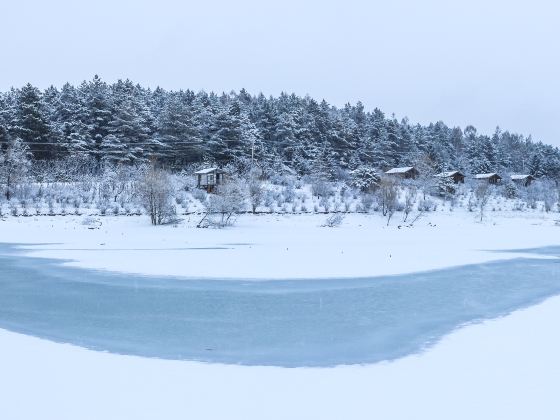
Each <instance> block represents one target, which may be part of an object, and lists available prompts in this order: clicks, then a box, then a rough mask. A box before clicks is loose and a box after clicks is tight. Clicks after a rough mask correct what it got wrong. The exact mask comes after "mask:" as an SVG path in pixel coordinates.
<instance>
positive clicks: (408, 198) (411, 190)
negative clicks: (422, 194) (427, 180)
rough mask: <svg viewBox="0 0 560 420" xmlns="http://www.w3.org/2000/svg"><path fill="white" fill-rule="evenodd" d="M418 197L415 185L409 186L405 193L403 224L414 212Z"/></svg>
mask: <svg viewBox="0 0 560 420" xmlns="http://www.w3.org/2000/svg"><path fill="white" fill-rule="evenodd" d="M416 195H417V189H416V187H415V186H414V185H411V186H409V187H408V188H407V189H406V191H405V193H404V208H403V212H404V219H403V222H406V219H408V215H409V214H410V213H411V212H412V209H413V207H414V203H415V202H416Z"/></svg>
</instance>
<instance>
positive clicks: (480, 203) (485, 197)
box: [474, 182, 490, 221]
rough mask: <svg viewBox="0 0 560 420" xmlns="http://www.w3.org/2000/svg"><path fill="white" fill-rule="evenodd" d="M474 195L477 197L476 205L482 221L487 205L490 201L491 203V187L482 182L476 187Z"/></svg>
mask: <svg viewBox="0 0 560 420" xmlns="http://www.w3.org/2000/svg"><path fill="white" fill-rule="evenodd" d="M474 194H475V196H476V204H477V207H478V212H479V215H480V221H482V219H483V218H484V211H485V210H486V205H487V204H488V201H490V186H489V185H488V184H487V183H486V182H481V183H480V184H479V185H478V186H477V187H476V190H475V191H474Z"/></svg>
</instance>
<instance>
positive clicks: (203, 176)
mask: <svg viewBox="0 0 560 420" xmlns="http://www.w3.org/2000/svg"><path fill="white" fill-rule="evenodd" d="M194 174H195V175H196V177H197V182H196V186H197V187H198V188H201V189H204V190H206V191H208V192H212V191H214V189H215V188H216V187H217V186H218V185H222V184H224V183H225V180H226V173H225V172H224V171H222V170H221V169H218V168H206V169H202V170H200V171H196V172H195V173H194Z"/></svg>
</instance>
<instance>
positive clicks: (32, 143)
mask: <svg viewBox="0 0 560 420" xmlns="http://www.w3.org/2000/svg"><path fill="white" fill-rule="evenodd" d="M41 97H42V95H41V92H40V91H39V89H37V88H36V87H34V86H32V85H31V84H30V83H28V84H27V85H25V86H24V87H23V88H21V90H20V91H19V92H18V95H17V109H16V114H15V116H14V117H15V119H14V121H13V122H12V127H11V128H12V132H13V136H15V137H18V138H20V139H21V140H22V141H23V142H25V143H26V144H27V145H28V146H29V147H30V148H31V151H32V153H33V156H34V157H35V158H36V159H49V158H53V157H54V150H55V144H54V143H53V142H52V137H51V131H50V127H49V122H48V120H47V115H46V114H45V112H44V108H43V106H42V103H41Z"/></svg>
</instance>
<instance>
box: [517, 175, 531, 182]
mask: <svg viewBox="0 0 560 420" xmlns="http://www.w3.org/2000/svg"><path fill="white" fill-rule="evenodd" d="M511 179H512V180H513V181H518V180H523V179H535V178H534V177H533V176H532V175H511Z"/></svg>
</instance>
